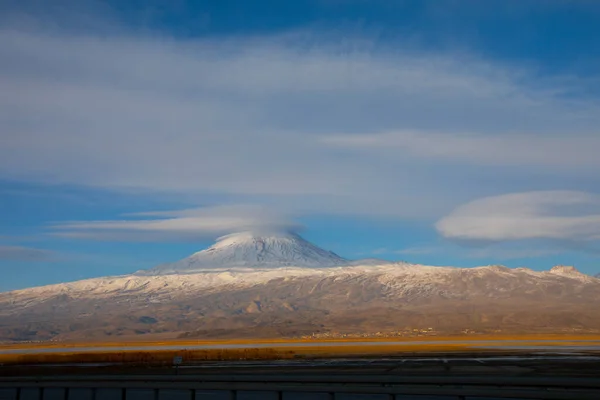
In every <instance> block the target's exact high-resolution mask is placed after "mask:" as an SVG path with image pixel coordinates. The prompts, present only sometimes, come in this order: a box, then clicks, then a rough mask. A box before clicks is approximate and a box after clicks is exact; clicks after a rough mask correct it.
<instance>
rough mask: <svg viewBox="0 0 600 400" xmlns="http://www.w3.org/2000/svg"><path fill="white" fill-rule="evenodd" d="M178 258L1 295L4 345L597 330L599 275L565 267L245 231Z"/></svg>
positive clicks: (599, 323) (0, 326)
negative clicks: (153, 337)
mask: <svg viewBox="0 0 600 400" xmlns="http://www.w3.org/2000/svg"><path fill="white" fill-rule="evenodd" d="M186 260H187V261H186ZM186 260H184V261H186V262H184V263H182V262H179V263H174V264H170V265H169V266H168V267H167V266H163V267H161V268H156V269H154V270H150V271H146V272H142V273H138V274H134V275H125V276H117V277H105V278H96V279H88V280H83V281H78V282H71V283H64V284H59V285H50V286H43V287H37V288H30V289H24V290H18V291H13V292H7V293H0V340H32V339H36V340H40V339H59V340H60V339H79V340H83V339H90V338H97V339H102V340H105V339H107V338H108V337H112V336H118V335H139V334H167V335H171V336H172V337H175V336H177V335H185V336H187V337H195V336H197V337H259V336H295V335H303V334H310V333H314V332H349V333H361V332H378V331H384V332H385V331H393V330H401V329H409V330H410V329H415V328H417V329H420V328H430V327H431V328H432V329H434V330H435V331H436V332H440V333H458V332H461V331H462V330H464V329H475V330H478V331H482V332H494V331H497V330H502V331H503V332H521V333H522V332H553V333H555V332H560V331H569V332H572V331H573V330H580V331H600V312H598V311H597V307H596V306H595V305H596V304H598V302H599V301H600V279H597V278H594V277H591V276H587V275H584V274H581V273H579V272H578V271H577V270H576V269H574V268H573V267H565V266H557V267H554V268H552V269H551V270H550V271H543V272H538V271H532V270H529V269H526V268H518V269H510V268H506V267H503V266H486V267H478V268H454V267H432V266H425V265H417V264H407V263H391V262H386V261H383V260H381V261H378V260H364V261H363V262H361V261H354V262H348V261H347V260H344V259H342V258H341V257H338V256H337V255H335V254H333V253H330V252H327V251H325V250H322V249H319V248H318V247H316V246H314V245H311V244H310V243H308V242H306V241H304V240H303V239H301V238H299V237H298V236H297V235H290V234H286V235H275V236H274V235H256V234H248V233H245V234H238V235H233V236H229V237H225V238H222V239H220V240H219V241H218V242H217V243H216V244H215V245H214V246H212V247H211V248H209V249H207V250H204V251H201V252H198V253H196V254H194V255H192V256H191V257H189V258H188V259H186ZM339 263H342V264H343V265H339ZM361 264H362V265H361Z"/></svg>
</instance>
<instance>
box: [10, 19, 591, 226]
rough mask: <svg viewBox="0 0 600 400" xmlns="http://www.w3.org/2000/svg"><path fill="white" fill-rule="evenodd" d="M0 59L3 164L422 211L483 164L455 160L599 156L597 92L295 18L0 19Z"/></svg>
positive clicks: (397, 212) (332, 205)
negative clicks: (225, 23) (41, 25)
mask: <svg viewBox="0 0 600 400" xmlns="http://www.w3.org/2000/svg"><path fill="white" fill-rule="evenodd" d="M0 59H2V60H3V62H2V63H0V87H2V91H0V120H1V121H2V127H1V128H0V129H1V130H0V135H1V138H2V146H0V178H5V179H16V180H27V181H34V182H46V183H67V184H78V185H89V186H99V187H105V188H111V189H115V188H118V189H125V188H126V189H131V188H133V189H142V190H148V191H152V192H153V193H165V192H169V193H175V194H179V193H181V194H186V195H190V194H191V195H194V196H200V195H201V194H203V193H210V194H211V195H221V196H224V197H227V198H228V199H229V200H230V201H231V202H234V203H240V202H246V201H247V200H248V199H250V200H252V201H256V202H261V203H263V204H266V205H269V206H270V205H276V206H277V207H278V208H281V209H284V210H285V211H288V212H291V213H306V212H312V213H315V212H320V213H338V214H339V213H346V214H361V215H369V216H385V217H390V216H392V217H403V218H406V217H415V218H424V217H426V218H434V217H437V216H439V215H441V214H442V213H445V212H448V211H449V209H451V208H452V207H453V206H455V205H456V204H458V203H460V202H464V201H466V200H467V199H469V198H473V197H476V196H481V195H482V194H481V189H480V187H479V185H477V184H476V182H475V178H477V179H479V180H483V181H485V180H486V179H487V177H491V176H493V177H494V178H496V177H498V176H499V171H497V170H494V171H488V170H485V169H477V170H472V171H471V170H469V171H465V170H459V169H457V168H459V164H464V163H465V162H467V163H469V164H477V165H488V166H489V165H493V166H497V165H502V166H505V165H521V166H527V165H534V166H543V167H547V166H551V167H552V169H553V173H555V172H556V170H557V169H559V170H561V168H563V167H568V168H572V167H573V166H575V167H577V168H579V169H578V171H577V173H578V174H579V175H582V174H581V169H585V168H587V169H588V170H592V168H593V169H594V170H595V168H596V167H598V163H597V162H596V160H595V157H594V156H595V153H596V151H597V150H598V149H599V144H598V140H597V139H595V138H592V137H591V136H590V135H591V134H593V133H595V132H596V129H597V127H598V126H600V110H598V106H597V104H596V103H595V102H593V101H590V100H572V99H571V100H567V99H565V98H563V97H561V94H562V92H563V91H571V90H572V89H573V87H572V86H569V87H565V86H564V84H563V83H558V82H562V81H559V80H557V81H554V80H551V79H550V80H546V81H545V83H544V85H540V84H539V82H538V81H537V80H536V79H535V76H534V75H533V74H532V73H530V72H529V71H525V70H519V69H516V68H513V67H507V66H502V65H495V64H492V63H490V62H486V61H485V60H482V59H479V58H477V57H474V56H466V55H465V54H427V53H418V52H414V51H405V50H402V49H395V50H392V49H390V48H389V47H388V48H383V47H380V46H379V45H378V44H377V43H376V42H373V41H369V40H364V39H361V40H358V39H357V40H354V39H349V40H348V39H347V40H345V41H342V40H339V38H336V37H333V36H328V35H312V34H308V33H295V34H287V35H279V36H272V37H254V38H244V39H242V38H223V39H198V40H173V39H170V38H164V37H160V36H152V37H150V36H147V37H145V36H140V35H126V34H122V33H121V34H112V35H106V36H93V35H81V34H80V35H77V36H75V35H71V34H68V33H64V32H63V33H61V32H49V31H36V30H29V31H24V30H22V29H14V28H10V29H9V28H1V27H0ZM573 85H574V86H575V89H576V87H577V85H581V86H585V82H581V81H578V80H575V81H574V84H573ZM517 129H518V130H519V131H523V132H525V134H524V135H523V136H517V135H516V134H514V133H511V132H516V131H517ZM340 132H342V133H343V135H340V134H339V133H340ZM379 132H394V133H379ZM457 132H458V133H457ZM460 132H476V133H475V134H473V135H465V134H462V133H460ZM527 132H541V133H540V134H537V135H533V134H531V133H527ZM507 133H508V135H507ZM356 134H360V136H354V135H356ZM561 135H562V136H561ZM565 135H568V137H567V136H565ZM348 145H352V146H354V147H358V150H359V153H352V152H350V153H349V152H348V150H347V149H346V148H345V147H347V146H348ZM375 148H378V151H373V150H374V149H375ZM379 150H381V151H379ZM390 151H393V157H389V156H386V154H389V152H390ZM382 155H383V156H382ZM553 159H554V162H553V161H552V160H553ZM561 171H562V170H561ZM537 173H539V171H538V172H536V174H537ZM465 174H466V175H465ZM529 175H531V176H532V178H531V179H537V178H538V176H534V175H533V173H532V172H531V171H530V170H528V169H523V170H520V171H519V176H520V177H522V178H523V179H526V178H527V177H528V176H529ZM546 176H549V175H546ZM465 177H471V178H472V179H471V180H469V179H465ZM553 177H554V176H553ZM565 179H566V178H565ZM590 179H593V178H590ZM440 182H443V184H440ZM525 184H526V183H525ZM553 184H557V182H553ZM501 185H502V187H501V188H498V189H499V190H505V189H506V190H521V189H522V187H516V186H515V185H516V184H515V183H512V181H509V180H504V181H502V182H501ZM521 185H523V184H521ZM225 222H226V223H229V222H227V221H225ZM117 223H118V222H116V221H115V222H114V224H117ZM194 223H195V222H194ZM194 223H192V225H194ZM178 224H179V225H178V226H179V228H181V229H183V228H182V225H181V224H183V222H181V221H180V222H178ZM147 225H151V226H153V227H155V228H156V229H155V230H159V229H165V230H166V229H168V228H167V227H168V226H169V222H160V223H158V222H152V223H148V224H147ZM115 226H116V225H113V228H114V227H115ZM194 226H195V225H194ZM95 229H96V228H95Z"/></svg>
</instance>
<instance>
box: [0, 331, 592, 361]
mask: <svg viewBox="0 0 600 400" xmlns="http://www.w3.org/2000/svg"><path fill="white" fill-rule="evenodd" d="M480 341H493V343H486V344H492V345H493V346H494V347H490V348H487V349H485V348H480V347H482V346H485V345H486V344H482V343H480ZM353 342H354V343H356V345H353V344H351V343H353ZM367 342H372V343H373V344H375V343H377V342H386V343H382V344H381V345H373V344H372V345H365V343H367ZM392 342H394V344H392ZM447 342H452V343H447ZM298 343H302V344H303V346H302V347H290V346H289V345H292V346H293V345H294V344H298ZM334 343H345V344H346V345H344V346H335V345H328V344H334ZM395 343H397V344H395ZM219 344H221V345H223V346H224V347H227V346H228V345H244V346H247V347H245V348H235V349H232V348H222V349H220V348H211V349H185V347H186V346H199V345H212V346H215V345H216V346H218V345H219ZM253 344H261V345H263V346H264V344H272V346H269V347H261V348H252V345H253ZM503 345H505V346H507V348H506V349H503V348H502V347H501V346H503ZM514 345H518V346H535V345H544V346H548V347H551V346H591V345H592V346H598V345H600V336H599V335H520V336H492V335H477V336H445V337H426V338H425V337H412V338H394V339H365V340H360V341H356V340H351V339H342V340H318V341H311V340H293V341H292V340H283V339H273V340H253V341H249V340H227V341H191V340H186V341H178V340H173V341H160V342H158V341H157V342H108V343H60V344H58V343H49V344H42V343H39V344H38V343H36V344H28V345H16V344H15V345H6V346H1V347H0V363H2V364H5V365H8V364H10V365H14V364H20V365H27V364H44V363H123V364H145V365H169V364H171V363H172V360H173V357H175V356H181V357H182V358H183V360H184V363H193V362H201V361H224V360H274V359H281V360H285V359H299V358H300V359H302V358H305V359H310V358H323V357H344V356H393V355H402V354H404V355H409V354H411V355H414V354H421V353H422V354H428V353H429V354H431V353H469V354H474V353H477V354H480V353H499V352H500V353H505V352H508V351H510V352H513V353H514V352H515V351H514V350H511V349H510V346H514ZM130 346H135V347H142V346H143V347H144V350H140V349H135V350H123V348H125V347H130ZM160 346H178V347H181V349H177V350H162V349H159V348H157V347H160ZM77 347H86V348H88V349H89V348H93V351H89V350H77V349H76V348H77ZM146 348H147V350H146ZM11 349H29V350H31V352H28V353H27V354H10V353H4V354H3V350H11ZM38 349H39V350H40V352H36V350H38Z"/></svg>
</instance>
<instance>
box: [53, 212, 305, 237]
mask: <svg viewBox="0 0 600 400" xmlns="http://www.w3.org/2000/svg"><path fill="white" fill-rule="evenodd" d="M130 216H137V217H145V218H141V219H123V220H113V221H73V222H65V223H60V224H55V225H52V226H51V227H50V228H51V230H52V234H53V235H54V236H60V237H68V238H79V239H95V240H130V241H153V240H182V239H199V238H215V237H217V236H221V235H224V234H227V233H232V232H239V231H245V230H254V231H257V230H263V231H272V230H276V231H281V230H298V229H301V226H300V225H299V224H297V223H294V222H292V221H291V220H290V219H288V218H287V217H285V216H284V215H282V214H279V213H277V212H274V211H273V210H267V209H265V208H263V207H260V206H254V205H229V206H214V207H204V208H197V209H189V210H176V211H160V212H145V213H136V214H130ZM148 217H149V218H148Z"/></svg>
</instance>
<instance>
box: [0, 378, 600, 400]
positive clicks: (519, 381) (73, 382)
mask: <svg viewBox="0 0 600 400" xmlns="http://www.w3.org/2000/svg"><path fill="white" fill-rule="evenodd" d="M408 399H412V400H484V399H485V400H492V399H494V400H496V399H543V400H558V399H561V400H565V399H574V400H588V399H589V400H597V399H600V379H596V378H577V377H573V378H568V377H500V376H479V377H477V376H475V377H461V376H398V375H385V374H383V375H329V376H321V375H313V374H310V375H306V374H304V375H303V374H299V375H293V374H281V375H277V374H260V375H254V374H239V375H238V374H210V375H208V374H207V375H185V376H182V375H178V376H173V375H171V376H165V375H127V376H118V375H115V376H113V375H110V376H99V375H90V376H52V377H33V376H32V377H2V378H0V400H408Z"/></svg>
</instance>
